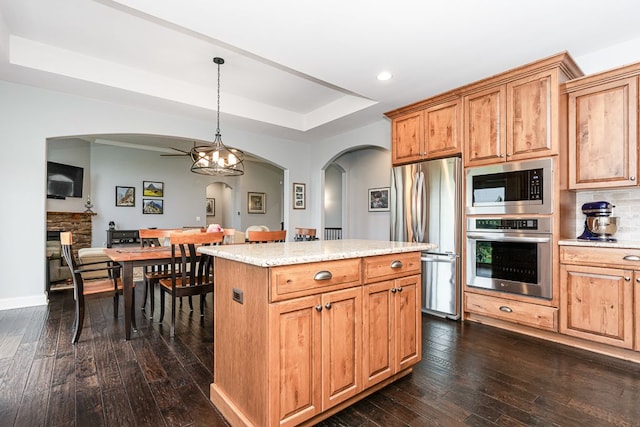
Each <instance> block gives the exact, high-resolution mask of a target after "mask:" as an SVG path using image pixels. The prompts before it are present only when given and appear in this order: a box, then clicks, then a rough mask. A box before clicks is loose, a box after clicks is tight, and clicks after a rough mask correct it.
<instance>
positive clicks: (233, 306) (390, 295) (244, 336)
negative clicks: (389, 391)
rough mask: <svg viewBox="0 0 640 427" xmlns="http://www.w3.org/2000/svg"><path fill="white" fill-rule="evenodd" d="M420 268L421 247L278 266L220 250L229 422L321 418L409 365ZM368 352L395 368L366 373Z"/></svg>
mask: <svg viewBox="0 0 640 427" xmlns="http://www.w3.org/2000/svg"><path fill="white" fill-rule="evenodd" d="M420 268H421V264H420V252H409V253H400V254H393V255H372V256H365V257H360V258H348V259H337V260H329V261H323V262H314V263H307V264H293V265H285V266H274V267H260V266H256V265H252V264H246V263H243V262H240V261H231V260H227V259H223V258H215V265H214V269H215V271H216V275H215V286H216V298H214V336H215V346H214V358H213V359H214V381H213V383H212V384H211V392H210V396H211V401H212V402H213V403H214V405H215V406H216V407H217V408H218V409H219V410H220V412H221V413H222V414H223V415H224V417H225V418H226V419H227V421H228V422H229V423H230V424H231V425H233V426H236V425H238V426H278V427H286V426H297V425H315V424H317V423H318V422H319V421H320V420H322V419H324V418H326V417H328V416H330V415H331V414H333V413H335V412H337V411H338V410H340V409H342V408H345V407H347V406H348V405H350V404H353V403H354V402H356V401H357V400H359V399H361V398H363V397H364V396H366V395H367V394H370V393H372V392H373V391H375V390H376V389H379V388H381V387H383V386H385V385H387V384H390V383H391V382H393V381H395V380H397V379H398V378H400V377H402V376H403V375H406V374H408V373H410V372H411V369H410V368H411V366H412V365H413V364H415V363H417V362H418V361H420V358H421V330H422V329H421V328H422V323H421V316H420V314H421V312H420ZM365 293H366V297H364V294H365ZM365 335H366V336H367V338H365ZM372 360H374V362H372V366H375V367H376V368H375V369H376V371H378V370H384V369H382V368H381V369H378V368H377V367H378V366H380V365H382V364H385V363H386V364H388V369H389V370H388V373H387V372H385V373H384V377H382V376H380V377H378V378H375V380H372V381H366V379H367V374H366V373H365V372H364V371H363V366H364V365H365V364H367V363H368V362H367V361H372Z"/></svg>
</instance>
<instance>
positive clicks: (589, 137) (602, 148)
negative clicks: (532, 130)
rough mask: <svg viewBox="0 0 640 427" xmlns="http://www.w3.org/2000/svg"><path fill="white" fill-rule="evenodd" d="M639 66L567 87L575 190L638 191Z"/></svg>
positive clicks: (571, 181) (571, 185)
mask: <svg viewBox="0 0 640 427" xmlns="http://www.w3.org/2000/svg"><path fill="white" fill-rule="evenodd" d="M639 74H640V64H635V65H631V66H627V67H622V68H618V69H615V70H611V71H607V72H604V73H599V74H595V75H591V76H588V77H584V78H582V79H577V80H574V81H571V82H567V83H566V84H565V85H564V87H563V89H564V92H566V96H567V99H568V101H567V102H568V116H569V119H568V153H569V177H568V183H569V188H570V189H576V190H579V189H597V188H607V187H621V186H636V185H638V75H639Z"/></svg>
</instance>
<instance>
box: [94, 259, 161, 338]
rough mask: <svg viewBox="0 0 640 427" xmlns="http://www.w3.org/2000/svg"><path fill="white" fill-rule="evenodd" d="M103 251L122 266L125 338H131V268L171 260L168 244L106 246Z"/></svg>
mask: <svg viewBox="0 0 640 427" xmlns="http://www.w3.org/2000/svg"><path fill="white" fill-rule="evenodd" d="M104 253H105V254H106V255H107V256H108V257H109V258H111V261H113V262H117V263H118V264H120V265H121V266H122V274H121V280H122V296H123V297H124V328H125V329H124V331H125V339H126V340H129V339H131V304H132V303H133V269H134V268H135V267H143V266H145V265H156V264H166V263H168V262H169V261H171V247H170V246H155V247H147V248H141V247H139V246H137V247H120V248H108V249H105V250H104Z"/></svg>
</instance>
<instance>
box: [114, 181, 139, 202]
mask: <svg viewBox="0 0 640 427" xmlns="http://www.w3.org/2000/svg"><path fill="white" fill-rule="evenodd" d="M135 205H136V188H135V187H121V186H119V185H118V186H116V206H125V207H127V206H135Z"/></svg>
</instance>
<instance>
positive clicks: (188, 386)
mask: <svg viewBox="0 0 640 427" xmlns="http://www.w3.org/2000/svg"><path fill="white" fill-rule="evenodd" d="M139 296H140V295H138V301H140V298H139ZM158 304H159V301H158ZM211 306H212V303H211V300H209V304H208V307H207V315H206V317H205V319H204V320H203V321H201V319H200V317H199V316H198V315H195V314H192V313H190V312H189V311H188V310H187V309H186V307H187V306H186V304H185V310H184V311H182V312H181V313H179V315H178V325H177V332H176V337H175V338H173V339H172V338H169V328H168V324H167V323H166V320H167V319H165V324H162V325H161V324H158V323H157V321H156V323H153V322H151V321H149V320H148V319H145V318H144V316H143V314H142V312H140V311H138V313H137V321H138V331H137V332H136V333H134V334H133V339H132V340H131V341H128V342H125V341H124V340H123V336H124V335H123V334H124V332H123V318H122V313H120V317H119V318H118V319H116V320H114V319H113V314H112V303H111V299H110V298H108V297H107V298H104V297H103V298H97V299H96V298H94V299H92V300H91V301H90V302H89V309H88V311H89V315H88V318H87V319H86V323H85V330H84V332H83V335H82V337H81V338H80V342H79V343H78V344H77V345H76V346H73V345H71V344H70V339H71V326H72V322H73V298H72V295H71V292H69V291H63V292H57V293H54V294H52V295H51V303H50V305H49V306H48V307H35V308H25V309H17V310H6V311H0V425H2V426H10V425H16V426H44V425H46V426H73V425H76V426H100V425H108V426H146V425H148V426H163V425H166V426H189V425H193V426H201V425H207V426H219V425H227V424H226V422H225V421H224V419H223V418H222V417H221V416H220V414H219V413H218V412H217V410H216V409H215V407H213V405H211V403H210V402H209V399H208V395H209V383H210V382H211V378H212V372H211V370H212V346H213V337H212V322H211V320H210V319H211V318H212V316H211ZM121 310H122V307H121ZM197 312H198V311H197V310H196V313H197ZM167 318H168V316H167ZM423 330H424V332H423V361H422V362H421V363H420V364H419V365H417V367H416V368H415V370H414V372H413V373H412V374H411V375H409V376H408V377H405V378H403V379H401V380H399V381H397V382H396V383H394V384H392V385H390V386H388V387H386V388H385V389H383V390H381V391H379V392H377V393H375V394H373V395H371V396H370V397H368V398H367V399H365V400H363V401H361V402H359V403H357V404H355V405H353V406H352V407H350V408H348V409H346V410H344V411H342V412H340V413H338V414H336V415H335V416H333V417H332V418H330V419H328V420H326V421H324V422H323V423H322V424H321V425H322V426H427V425H441V426H456V425H472V426H493V425H499V426H524V425H542V426H552V425H554V426H555V425H557V426H581V427H583V426H605V425H607V426H633V425H640V366H638V365H636V364H632V363H627V362H623V361H619V360H616V359H612V358H607V357H604V356H599V355H594V354H592V353H589V352H585V351H580V350H574V349H571V348H568V347H564V346H561V345H556V344H551V343H547V342H545V341H540V340H536V339H532V338H527V337H524V336H520V335H516V334H511V333H508V332H503V331H500V330H497V329H494V328H490V327H486V326H483V325H478V324H470V323H462V322H453V321H448V320H440V319H438V318H433V317H430V316H424V317H423Z"/></svg>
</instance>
